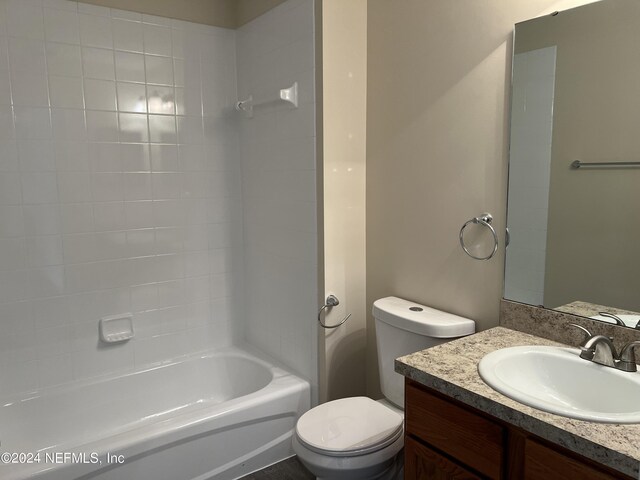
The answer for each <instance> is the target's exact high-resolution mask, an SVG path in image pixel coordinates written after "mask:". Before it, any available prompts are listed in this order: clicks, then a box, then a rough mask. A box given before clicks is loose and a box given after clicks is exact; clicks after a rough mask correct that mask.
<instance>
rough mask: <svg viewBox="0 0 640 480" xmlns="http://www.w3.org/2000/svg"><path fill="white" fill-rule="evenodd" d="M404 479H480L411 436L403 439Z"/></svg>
mask: <svg viewBox="0 0 640 480" xmlns="http://www.w3.org/2000/svg"><path fill="white" fill-rule="evenodd" d="M404 480H481V477H478V476H477V475H475V474H473V473H471V472H469V471H468V470H466V469H464V468H463V467H461V466H460V465H458V464H457V463H454V462H452V461H451V460H449V459H448V458H445V457H443V456H442V455H440V454H439V453H437V452H435V451H433V450H431V449H430V448H427V447H426V446H424V445H422V444H421V443H419V442H417V441H416V440H414V439H413V438H411V437H405V441H404Z"/></svg>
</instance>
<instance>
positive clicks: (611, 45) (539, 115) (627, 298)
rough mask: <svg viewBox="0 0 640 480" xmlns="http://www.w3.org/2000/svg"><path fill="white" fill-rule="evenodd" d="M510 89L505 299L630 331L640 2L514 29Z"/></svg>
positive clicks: (634, 291)
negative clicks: (596, 320)
mask: <svg viewBox="0 0 640 480" xmlns="http://www.w3.org/2000/svg"><path fill="white" fill-rule="evenodd" d="M512 89H513V90H512V113H511V147H510V163H509V201H508V210H507V226H508V229H509V236H510V244H509V246H508V247H507V255H506V267H505V292H504V296H505V298H506V299H508V300H514V301H518V302H523V303H528V304H531V305H542V306H544V307H547V308H552V309H556V310H561V311H564V312H569V313H573V314H576V315H583V316H586V317H591V318H597V319H600V320H603V321H608V322H613V323H619V324H620V322H622V323H624V324H625V325H626V326H630V327H633V328H635V327H636V325H637V324H638V321H639V320H640V313H639V312H640V1H638V0H603V1H600V2H596V3H590V4H587V5H584V6H582V7H578V8H575V9H572V10H567V11H564V12H559V13H557V14H554V15H550V16H546V17H541V18H536V19H533V20H530V21H527V22H523V23H520V24H518V25H516V32H515V42H514V57H513V82H512ZM611 315H615V316H617V317H618V318H617V319H616V318H614V317H613V316H611Z"/></svg>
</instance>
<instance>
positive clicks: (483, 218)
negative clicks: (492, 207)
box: [460, 213, 498, 260]
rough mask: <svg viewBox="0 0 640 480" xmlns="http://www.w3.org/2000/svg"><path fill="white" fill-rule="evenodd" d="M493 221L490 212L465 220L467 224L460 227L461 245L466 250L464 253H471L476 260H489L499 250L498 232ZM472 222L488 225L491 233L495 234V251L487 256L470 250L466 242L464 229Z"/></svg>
mask: <svg viewBox="0 0 640 480" xmlns="http://www.w3.org/2000/svg"><path fill="white" fill-rule="evenodd" d="M491 222H493V216H492V215H491V214H490V213H483V214H482V215H480V216H479V217H475V218H472V219H471V220H468V221H467V222H465V224H464V225H462V228H461V229H460V246H461V247H462V249H463V250H464V253H466V254H467V255H469V256H470V257H471V258H473V259H475V260H489V259H490V258H492V257H493V256H494V255H495V254H496V252H497V251H498V234H497V233H496V230H495V228H493V226H492V225H491ZM472 223H475V224H478V225H482V226H483V227H487V228H488V229H489V230H490V231H491V235H493V251H492V252H491V253H490V254H489V255H487V256H485V257H476V256H475V255H473V254H472V253H471V252H470V251H469V249H468V248H467V246H466V245H465V244H464V229H465V228H467V226H468V225H470V224H472Z"/></svg>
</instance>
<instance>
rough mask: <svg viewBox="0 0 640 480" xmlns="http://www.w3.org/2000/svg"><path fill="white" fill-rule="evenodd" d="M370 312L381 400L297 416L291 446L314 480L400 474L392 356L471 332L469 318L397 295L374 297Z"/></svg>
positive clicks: (346, 402)
mask: <svg viewBox="0 0 640 480" xmlns="http://www.w3.org/2000/svg"><path fill="white" fill-rule="evenodd" d="M373 316H374V318H375V321H376V337H377V348H378V368H379V370H380V383H381V387H382V393H383V394H384V395H385V397H386V398H385V399H383V400H378V401H374V400H371V399H370V398H367V397H351V398H343V399H340V400H334V401H332V402H327V403H324V404H322V405H318V406H317V407H315V408H312V409H311V410H309V411H308V412H307V413H305V414H304V415H302V417H300V419H299V420H298V423H297V425H296V434H295V435H294V438H293V450H294V451H295V452H296V454H297V455H298V458H299V459H300V461H301V462H302V463H303V464H304V465H305V466H306V467H307V468H308V469H309V471H311V473H313V474H314V475H315V476H316V477H317V478H318V479H327V480H329V479H344V480H358V479H363V480H364V479H367V480H373V479H380V480H382V479H384V480H387V479H389V480H391V479H395V478H401V476H400V475H401V472H402V455H400V453H401V451H402V447H403V444H404V438H403V434H404V428H403V421H404V412H403V409H404V377H403V376H402V375H400V374H398V373H395V371H394V360H395V359H396V358H398V357H401V356H403V355H407V354H409V353H413V352H416V351H418V350H424V349H425V348H429V347H433V346H435V345H439V344H441V343H444V342H446V341H448V340H452V339H454V338H458V337H463V336H465V335H470V334H472V333H474V332H475V322H474V321H473V320H469V319H467V318H462V317H458V316H457V315H452V314H450V313H445V312H441V311H439V310H435V309H433V308H430V307H425V306H424V305H418V304H416V303H413V302H409V301H407V300H402V299H401V298H397V297H387V298H382V299H380V300H377V301H375V302H374V304H373Z"/></svg>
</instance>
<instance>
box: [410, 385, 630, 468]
mask: <svg viewBox="0 0 640 480" xmlns="http://www.w3.org/2000/svg"><path fill="white" fill-rule="evenodd" d="M405 479H406V480H418V479H420V480H426V479H434V480H454V479H455V480H475V479H495V480H500V479H504V480H512V479H523V480H591V479H592V480H632V479H631V477H627V476H625V475H622V474H620V473H617V472H615V471H613V470H611V469H609V468H607V467H604V466H601V465H598V464H596V463H594V462H593V461H591V460H589V459H586V458H584V457H581V456H580V455H577V454H575V453H573V452H570V451H568V450H565V449H563V448H561V447H558V446H556V445H551V444H549V443H548V442H546V441H545V440H542V439H540V438H538V437H536V436H534V435H531V434H529V433H527V432H524V431H522V430H520V429H518V428H515V427H513V426H511V425H509V424H507V423H505V422H503V421H501V420H498V419H496V418H493V417H491V416H489V415H487V414H485V413H482V412H479V411H477V410H475V409H473V408H471V407H469V406H467V405H464V404H462V403H459V402H457V401H455V400H453V399H451V398H448V397H446V396H444V395H442V394H440V393H438V392H436V391H434V390H431V389H429V388H426V387H424V386H422V385H420V384H418V383H416V382H414V381H412V380H408V379H407V380H406V386H405Z"/></svg>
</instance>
